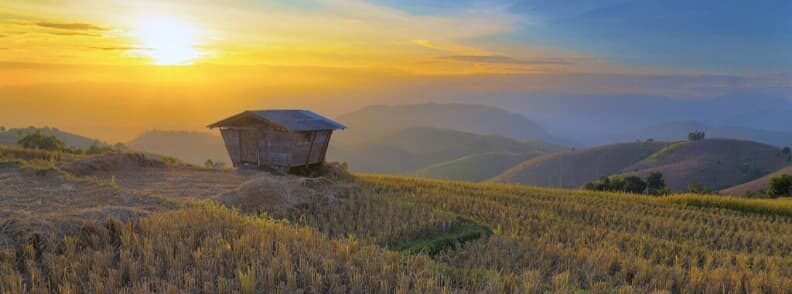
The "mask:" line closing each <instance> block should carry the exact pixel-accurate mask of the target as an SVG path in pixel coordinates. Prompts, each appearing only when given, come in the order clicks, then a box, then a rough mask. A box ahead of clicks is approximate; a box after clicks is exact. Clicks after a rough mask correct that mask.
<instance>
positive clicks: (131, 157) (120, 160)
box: [61, 153, 165, 176]
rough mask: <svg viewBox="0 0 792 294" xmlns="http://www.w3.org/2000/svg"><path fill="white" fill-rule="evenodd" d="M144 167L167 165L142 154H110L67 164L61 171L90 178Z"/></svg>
mask: <svg viewBox="0 0 792 294" xmlns="http://www.w3.org/2000/svg"><path fill="white" fill-rule="evenodd" d="M142 167H165V163H164V162H162V161H160V160H156V159H151V158H147V157H146V155H145V154H142V153H108V154H103V155H97V156H93V157H90V158H87V159H84V160H79V161H74V162H69V163H66V164H64V165H63V166H61V169H62V170H64V171H67V172H70V173H72V174H74V175H77V176H89V175H94V174H97V173H106V172H112V171H118V170H125V169H130V168H142Z"/></svg>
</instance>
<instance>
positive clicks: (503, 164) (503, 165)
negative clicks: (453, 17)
mask: <svg viewBox="0 0 792 294" xmlns="http://www.w3.org/2000/svg"><path fill="white" fill-rule="evenodd" d="M540 155H542V152H532V153H510V152H488V153H479V154H472V155H467V156H463V157H460V158H457V159H454V160H450V161H446V162H441V163H437V164H433V165H430V166H427V167H424V168H422V169H420V170H417V171H415V172H414V174H415V175H416V176H419V177H425V178H436V179H446V180H459V181H472V182H478V181H484V180H487V179H489V178H492V177H494V176H497V175H499V174H501V173H503V172H504V171H506V170H508V169H510V168H512V167H514V166H515V165H517V164H519V163H521V162H523V161H526V160H528V159H531V158H534V157H537V156H540Z"/></svg>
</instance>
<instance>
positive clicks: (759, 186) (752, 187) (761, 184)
mask: <svg viewBox="0 0 792 294" xmlns="http://www.w3.org/2000/svg"><path fill="white" fill-rule="evenodd" d="M780 175H792V166H787V167H784V168H782V169H780V170H777V171H775V172H773V173H771V174H767V175H765V176H763V177H761V178H758V179H756V180H753V181H750V182H747V183H743V184H740V185H737V186H732V187H728V188H726V189H723V190H721V191H720V193H721V194H725V195H738V196H750V195H755V194H758V193H760V192H761V191H762V190H764V189H766V188H767V184H768V183H770V179H772V178H773V177H776V176H780Z"/></svg>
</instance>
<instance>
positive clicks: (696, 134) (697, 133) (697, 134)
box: [688, 131, 707, 141]
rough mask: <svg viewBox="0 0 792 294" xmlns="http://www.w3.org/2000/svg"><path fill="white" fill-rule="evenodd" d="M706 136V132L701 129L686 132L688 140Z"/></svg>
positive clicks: (701, 138) (696, 139) (700, 138)
mask: <svg viewBox="0 0 792 294" xmlns="http://www.w3.org/2000/svg"><path fill="white" fill-rule="evenodd" d="M706 136H707V134H706V133H704V132H703V131H692V132H690V133H688V141H698V140H703V139H704V137H706Z"/></svg>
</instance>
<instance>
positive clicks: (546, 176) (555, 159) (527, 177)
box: [492, 142, 668, 188]
mask: <svg viewBox="0 0 792 294" xmlns="http://www.w3.org/2000/svg"><path fill="white" fill-rule="evenodd" d="M667 145H668V143H664V142H640V143H637V142H636V143H618V144H611V145H605V146H600V147H594V148H588V149H581V150H574V151H567V152H560V153H554V154H548V155H543V156H540V157H536V158H533V159H529V160H528V161H525V162H523V163H520V164H519V165H517V166H515V167H513V168H511V169H509V170H507V171H505V172H504V173H502V174H500V175H498V176H496V177H494V178H493V179H492V181H496V182H511V183H521V184H528V185H536V186H548V187H565V188H577V187H580V186H581V185H583V184H585V183H587V182H590V181H592V180H595V179H597V178H599V177H603V176H609V175H612V174H615V173H619V172H621V171H622V170H623V169H624V168H626V167H628V166H630V165H632V164H634V163H636V162H638V161H640V160H641V159H644V158H646V157H648V156H650V155H652V154H653V153H655V152H657V151H659V150H661V149H663V147H665V146H667Z"/></svg>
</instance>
